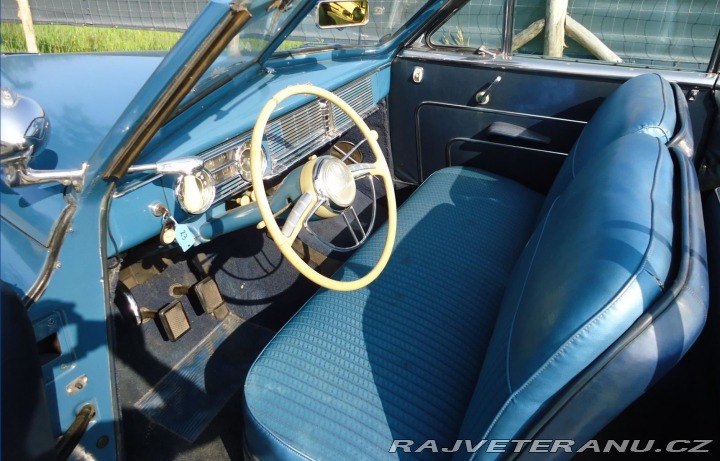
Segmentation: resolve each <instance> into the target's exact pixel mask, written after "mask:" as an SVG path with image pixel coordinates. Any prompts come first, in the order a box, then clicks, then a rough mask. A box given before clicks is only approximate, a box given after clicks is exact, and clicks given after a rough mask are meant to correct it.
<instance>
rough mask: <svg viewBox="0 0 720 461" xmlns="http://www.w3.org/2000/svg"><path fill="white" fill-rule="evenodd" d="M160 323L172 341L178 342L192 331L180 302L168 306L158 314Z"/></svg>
mask: <svg viewBox="0 0 720 461" xmlns="http://www.w3.org/2000/svg"><path fill="white" fill-rule="evenodd" d="M157 316H158V317H160V323H161V324H162V326H163V328H164V329H165V333H166V334H167V337H168V338H169V339H170V341H173V342H175V341H177V340H178V339H180V337H181V336H182V335H184V334H185V333H187V332H188V331H190V321H189V320H188V316H187V314H186V313H185V309H184V308H183V305H182V303H181V302H180V301H175V302H173V303H170V304H168V305H167V306H165V307H163V308H162V309H160V310H159V311H158V312H157Z"/></svg>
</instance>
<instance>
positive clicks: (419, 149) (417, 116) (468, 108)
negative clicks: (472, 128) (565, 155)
mask: <svg viewBox="0 0 720 461" xmlns="http://www.w3.org/2000/svg"><path fill="white" fill-rule="evenodd" d="M424 107H443V108H446V109H458V110H465V111H470V112H485V113H490V114H498V115H507V116H512V117H521V118H531V119H535V120H548V121H553V122H563V123H575V124H578V125H587V122H585V121H582V120H573V119H569V118H560V117H551V116H548V115H537V114H527V113H524V112H513V111H509V110H498V109H489V108H485V107H471V106H464V105H462V104H451V103H447V102H440V101H423V102H421V103H420V104H418V106H417V107H416V108H415V147H416V149H415V153H416V156H417V169H418V180H419V182H423V181H424V180H425V176H424V174H423V165H422V164H423V162H422V146H421V145H420V111H421V110H422V109H423V108H424ZM534 150H537V149H534ZM548 152H550V151H548ZM552 153H556V152H552Z"/></svg>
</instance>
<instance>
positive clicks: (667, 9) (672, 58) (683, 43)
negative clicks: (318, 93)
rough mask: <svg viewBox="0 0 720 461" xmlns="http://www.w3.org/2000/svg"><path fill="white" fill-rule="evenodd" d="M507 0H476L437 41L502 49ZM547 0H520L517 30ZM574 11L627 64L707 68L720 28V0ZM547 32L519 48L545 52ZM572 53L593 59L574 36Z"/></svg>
mask: <svg viewBox="0 0 720 461" xmlns="http://www.w3.org/2000/svg"><path fill="white" fill-rule="evenodd" d="M504 4H505V1H504V0H470V1H469V2H468V3H467V4H466V5H465V6H463V7H462V8H461V9H460V10H459V11H458V12H457V14H455V16H453V17H452V18H451V19H450V20H449V21H448V22H446V23H445V24H444V25H443V26H442V27H441V28H440V29H439V30H438V31H437V32H436V33H435V34H433V35H432V38H431V40H432V41H434V42H435V43H438V44H444V45H456V46H458V45H459V46H469V47H476V48H477V47H480V46H483V45H484V46H486V47H487V48H500V46H501V44H502V33H503V30H502V28H503V10H504ZM546 5H547V2H546V0H516V2H515V12H514V14H515V29H514V31H513V32H514V33H515V34H517V33H519V32H520V31H522V30H523V29H525V28H526V27H528V26H529V25H530V24H531V23H532V22H534V21H536V20H538V19H542V18H544V17H545V8H546ZM568 15H570V16H571V17H572V18H574V19H575V20H576V21H578V22H579V23H580V24H582V25H583V26H585V27H586V28H587V29H589V30H590V31H591V32H592V33H593V34H594V35H595V36H597V37H598V38H599V39H600V40H601V41H602V42H603V43H604V44H605V45H607V46H608V48H610V49H611V50H612V51H614V52H615V53H616V54H617V55H618V56H620V57H621V58H622V60H623V61H624V62H626V63H631V64H639V65H650V66H669V67H679V68H688V69H698V70H704V69H705V68H706V67H707V63H708V61H709V60H710V56H711V54H712V50H713V47H714V45H715V41H716V39H717V36H718V31H719V30H720V0H692V1H689V0H570V1H569V4H568ZM542 37H543V36H542V34H541V35H540V36H539V37H538V38H536V39H535V40H533V41H531V42H530V43H528V44H527V45H525V46H523V47H522V48H520V50H518V52H519V53H520V54H532V55H542V54H543V38H542ZM565 44H566V46H567V48H566V49H565V53H564V54H565V56H566V57H570V58H573V57H576V58H587V59H592V55H589V54H588V52H587V51H586V50H584V49H583V48H582V47H580V46H579V45H578V44H577V43H576V42H574V41H573V40H572V39H570V38H566V39H565Z"/></svg>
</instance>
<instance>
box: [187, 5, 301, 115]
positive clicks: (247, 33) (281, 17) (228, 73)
mask: <svg viewBox="0 0 720 461" xmlns="http://www.w3.org/2000/svg"><path fill="white" fill-rule="evenodd" d="M296 3H300V2H296ZM241 4H242V6H244V7H245V8H247V9H248V10H250V14H251V15H252V17H251V18H250V20H249V21H248V22H247V24H245V26H244V27H243V29H242V31H240V34H238V36H236V37H235V38H234V39H233V40H232V41H231V42H230V43H229V44H228V46H227V47H226V48H225V50H224V51H223V52H222V53H221V54H220V56H218V58H217V59H216V60H215V62H213V63H212V65H211V66H210V68H209V69H208V70H207V72H205V74H204V75H203V77H202V78H201V79H200V80H199V81H198V83H197V85H195V87H194V88H193V89H192V90H191V92H190V94H189V95H188V96H187V98H186V103H187V102H188V100H195V99H197V98H198V97H202V96H203V95H204V94H206V93H207V92H209V91H212V90H213V89H215V88H217V87H218V86H219V85H222V84H223V83H225V82H226V81H227V80H229V79H230V78H232V76H233V75H235V74H236V73H237V72H239V71H241V70H242V69H244V68H245V67H246V66H247V64H248V63H250V62H253V61H254V60H255V59H256V58H257V57H258V56H259V55H260V54H261V53H262V52H263V51H264V50H265V49H266V48H267V47H268V46H269V45H270V42H272V40H273V38H274V37H276V36H277V35H278V34H279V33H280V31H282V30H283V29H284V28H285V26H286V25H287V23H288V21H289V20H290V19H292V15H293V12H292V7H293V6H295V5H293V2H292V0H244V1H242V2H241Z"/></svg>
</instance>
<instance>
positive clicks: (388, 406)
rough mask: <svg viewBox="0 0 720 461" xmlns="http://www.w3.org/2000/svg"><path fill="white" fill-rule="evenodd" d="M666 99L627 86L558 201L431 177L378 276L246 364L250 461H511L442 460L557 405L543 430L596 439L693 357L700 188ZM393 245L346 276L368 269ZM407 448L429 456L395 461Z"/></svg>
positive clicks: (331, 295)
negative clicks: (674, 139)
mask: <svg viewBox="0 0 720 461" xmlns="http://www.w3.org/2000/svg"><path fill="white" fill-rule="evenodd" d="M653 92H654V94H655V96H656V98H657V99H658V100H655V99H652V97H651V96H650V93H653ZM672 94H673V92H672V90H671V88H670V85H669V84H668V83H667V82H665V81H664V80H662V79H661V78H660V77H658V76H657V75H645V76H642V77H638V78H636V79H633V80H630V81H629V82H627V83H626V84H624V85H623V86H621V87H620V89H619V90H617V91H616V92H615V93H614V94H613V95H611V96H610V97H609V98H608V99H607V100H606V101H605V103H604V104H603V105H602V106H601V108H600V109H599V110H598V112H597V113H596V115H595V116H594V117H593V119H592V120H591V121H590V123H589V124H588V126H587V127H586V129H585V130H584V131H583V134H582V135H581V137H580V139H579V140H578V143H577V145H576V147H575V148H574V149H573V151H572V152H571V154H570V157H569V158H568V160H567V161H566V162H565V164H564V165H563V168H562V170H561V172H560V174H559V175H558V178H557V179H556V182H555V184H554V185H553V188H552V189H551V191H550V194H549V195H548V196H547V197H543V196H541V195H538V194H537V193H535V192H533V191H531V190H529V189H527V188H525V187H523V186H522V185H520V184H517V183H515V182H513V181H511V180H509V179H506V178H502V177H498V176H495V175H492V174H489V173H486V172H483V171H479V170H474V169H470V168H462V167H453V168H446V169H444V170H440V171H438V172H436V173H435V174H433V175H432V176H431V177H430V178H428V179H427V180H426V181H425V182H424V183H423V184H422V185H421V186H420V187H419V188H418V190H417V191H416V192H415V193H414V194H413V195H412V196H411V197H410V198H409V199H408V200H407V201H406V203H405V204H404V205H403V206H402V207H401V209H400V210H399V212H398V238H397V242H396V246H395V251H394V253H393V255H392V257H391V259H390V263H389V264H388V266H387V267H386V269H385V270H384V272H383V273H382V274H381V275H380V277H379V278H378V279H377V280H376V281H375V282H374V283H372V284H371V285H369V286H368V287H366V288H364V289H361V290H358V291H355V292H330V291H326V290H321V291H319V292H318V293H317V294H316V295H315V296H314V297H313V298H311V299H310V300H309V301H308V303H307V304H306V305H305V306H304V307H303V308H302V309H301V310H300V311H299V312H298V313H297V314H296V315H295V316H294V317H293V318H292V319H291V320H290V321H289V322H288V324H287V325H286V326H285V327H284V328H283V329H282V330H281V331H280V332H279V333H278V334H277V335H276V337H275V338H274V339H273V340H272V341H271V342H270V344H269V345H268V346H267V348H266V349H265V350H264V351H263V352H262V354H261V355H260V356H259V357H258V359H257V360H256V362H255V364H254V365H253V366H252V368H251V370H250V372H249V374H248V377H247V381H246V384H245V406H246V408H245V410H246V411H245V414H246V424H245V443H246V449H247V451H248V454H249V455H250V456H251V458H250V459H260V460H304V459H313V460H315V459H317V460H324V459H326V460H350V459H352V460H363V459H403V458H405V457H407V458H412V459H453V460H457V461H464V460H468V459H495V458H498V457H502V456H505V455H507V453H492V452H488V451H486V450H480V451H478V452H470V451H468V450H466V449H465V447H466V446H465V445H463V447H462V448H461V449H460V450H457V451H456V452H448V451H443V450H442V448H448V449H449V448H452V447H453V446H454V445H455V443H456V440H470V441H473V444H476V443H478V442H480V441H481V440H491V439H495V440H512V439H519V438H526V437H527V431H528V430H529V429H530V426H531V425H532V424H535V422H536V421H537V420H538V418H540V417H542V416H544V415H546V414H548V413H546V412H548V411H549V408H550V407H551V406H553V405H555V404H556V402H563V400H562V399H560V400H558V399H559V396H561V395H566V398H567V400H564V402H565V403H566V404H565V405H563V404H560V403H558V405H560V406H559V408H560V409H555V410H553V411H555V413H553V415H559V416H557V417H554V418H550V419H547V420H546V421H545V423H544V425H541V426H538V427H539V429H536V430H538V431H545V432H544V434H547V433H550V434H553V435H554V438H562V439H574V440H577V441H578V443H582V441H583V440H587V439H588V438H590V437H592V436H593V435H594V434H595V432H596V431H597V430H599V429H600V428H601V427H602V424H604V423H607V422H608V421H609V420H610V419H612V417H614V416H615V415H617V414H618V413H619V412H620V411H621V410H622V409H623V408H625V407H626V406H627V405H628V404H629V403H630V402H632V400H633V398H636V397H637V396H638V395H640V394H641V393H642V390H643V389H645V388H647V386H649V385H650V383H651V382H652V381H653V380H655V379H657V377H658V376H660V375H662V373H664V372H665V371H667V369H668V368H669V367H671V366H672V364H674V363H676V362H677V360H679V358H680V357H681V356H682V355H683V354H684V353H685V352H686V351H687V348H688V347H689V345H690V344H692V342H693V341H694V340H695V338H696V337H697V335H698V334H699V331H700V329H701V328H702V324H703V322H704V318H705V313H706V309H707V273H706V271H705V269H706V265H704V263H703V261H704V260H703V258H704V246H703V245H704V243H703V242H704V238H702V237H699V236H700V235H701V228H702V226H701V224H700V225H699V226H698V225H694V224H693V222H692V220H693V219H696V216H695V214H696V212H692V201H693V200H697V197H696V196H695V195H693V193H692V192H691V191H693V190H695V189H694V187H696V183H693V178H694V177H693V176H692V175H690V176H688V173H687V172H688V166H687V165H689V164H690V161H689V159H688V158H686V157H683V156H682V154H677V151H673V152H671V151H669V150H668V148H667V147H666V145H665V143H666V142H667V141H668V139H669V138H668V135H667V133H668V131H667V130H668V129H669V128H668V127H669V125H670V124H672V125H674V124H675V116H674V114H673V115H672V116H671V115H669V111H675V108H674V107H675V106H674V104H673V100H672V97H673V96H672ZM633 98H639V99H637V100H636V101H635V103H633ZM648 98H649V100H650V102H649V103H648V102H647V101H646V100H647V99H648ZM640 103H642V104H644V106H643V107H645V109H646V110H645V111H642V110H638V104H640ZM613 108H614V109H616V110H618V111H629V113H628V112H622V113H620V114H619V115H618V116H617V117H613V116H612V115H613ZM633 114H634V115H633ZM618 120H620V121H622V123H618ZM659 126H662V127H663V129H659V128H658V127H659ZM603 128H605V129H606V136H605V137H604V138H603V137H601V136H600V133H601V131H602V129H603ZM589 140H592V142H590V141H589ZM695 180H696V179H695ZM686 202H687V203H688V204H689V205H682V204H683V203H686ZM679 206H686V208H687V207H689V208H687V209H689V210H690V211H687V212H686V213H685V214H678V212H677V210H678V207H679ZM384 232H385V231H384V228H381V229H379V230H378V232H377V234H376V235H374V236H372V237H371V238H370V239H369V240H368V242H367V243H366V244H365V245H364V246H363V247H362V248H361V249H360V250H358V251H357V252H356V253H355V254H354V255H353V256H352V257H351V258H350V260H349V261H348V262H347V263H346V264H345V265H344V266H343V267H342V268H341V269H340V271H339V272H338V274H337V275H336V276H337V277H340V278H341V279H354V278H357V277H358V276H359V275H362V274H364V273H365V272H366V271H367V270H368V269H369V268H370V267H372V266H373V265H374V264H375V261H376V260H377V257H378V255H379V254H380V252H381V250H382V246H383V244H384V241H385V240H384ZM673 277H677V279H673ZM676 287H680V288H676ZM668 312H669V313H668ZM646 318H647V319H648V320H647V321H645V320H643V319H646ZM654 322H656V323H657V325H658V326H662V328H661V329H653V326H654V325H655V323H654ZM626 337H628V338H631V339H629V340H626V339H624V338H626ZM623 341H629V342H627V343H625V342H623ZM618 345H623V348H622V352H618V353H617V354H609V352H608V351H609V350H610V349H612V348H613V347H620V346H618ZM606 354H608V357H610V358H607V359H605V358H604V357H605V355H606ZM601 360H608V361H607V362H602V363H606V364H607V365H608V366H603V367H600V368H599V369H598V370H599V371H597V372H595V375H593V377H592V379H590V378H588V379H589V381H588V382H589V384H588V385H587V386H585V387H581V388H580V389H581V390H580V391H578V390H576V391H573V393H567V392H569V391H568V387H570V386H572V385H574V384H575V383H576V381H577V380H578V379H579V377H580V376H581V375H582V374H583V373H586V371H587V370H589V369H591V368H592V366H591V365H593V364H596V363H597V361H601ZM606 383H612V385H611V386H608V385H606ZM583 390H586V391H587V392H583ZM563 392H566V394H563ZM553 408H554V407H553ZM564 408H569V409H572V411H574V413H573V414H570V415H568V414H566V413H563V410H562V409H564ZM556 421H558V422H557V423H556ZM394 440H403V441H412V443H413V444H414V446H413V447H412V449H413V450H416V449H418V448H420V447H421V446H422V444H424V443H425V442H426V441H428V440H433V441H434V445H432V446H431V447H429V448H428V447H426V448H428V449H425V450H421V451H420V452H417V451H414V452H413V453H405V452H404V451H400V452H392V451H391V450H390V448H391V445H392V443H393V441H394ZM433 446H434V447H435V449H433V448H432V447H433ZM543 456H547V454H543ZM552 456H553V457H559V458H562V457H563V456H564V457H569V456H570V454H566V453H565V452H560V453H556V454H554V455H552Z"/></svg>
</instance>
